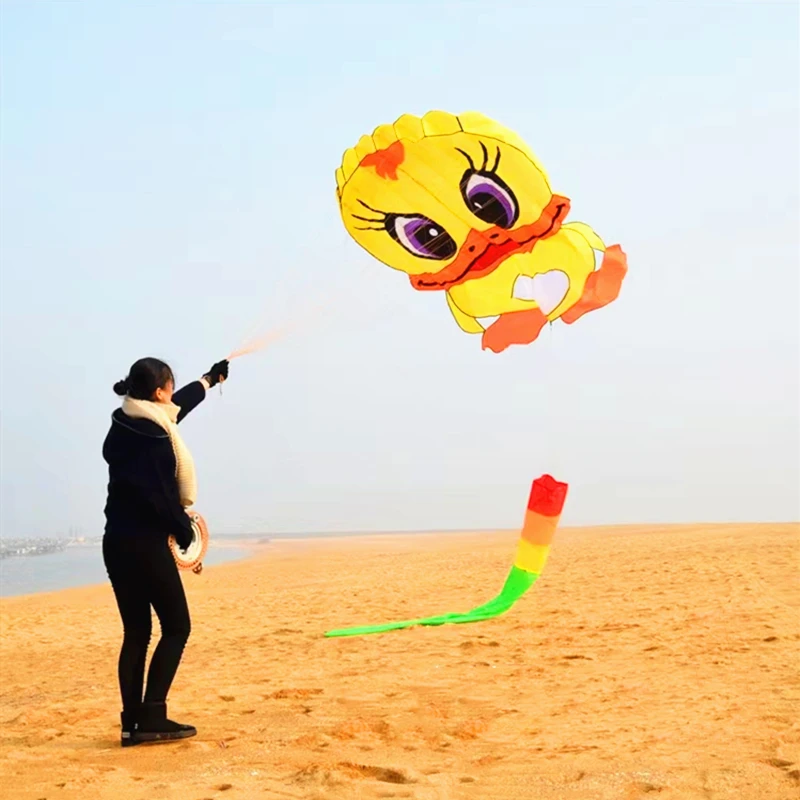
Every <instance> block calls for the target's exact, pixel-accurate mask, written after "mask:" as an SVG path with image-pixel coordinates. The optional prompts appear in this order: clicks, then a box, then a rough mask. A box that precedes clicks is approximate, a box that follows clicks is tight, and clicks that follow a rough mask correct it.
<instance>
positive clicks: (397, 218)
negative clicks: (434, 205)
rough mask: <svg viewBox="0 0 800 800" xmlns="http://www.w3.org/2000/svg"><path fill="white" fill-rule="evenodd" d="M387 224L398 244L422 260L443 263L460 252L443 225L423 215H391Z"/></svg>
mask: <svg viewBox="0 0 800 800" xmlns="http://www.w3.org/2000/svg"><path fill="white" fill-rule="evenodd" d="M385 224H386V230H387V231H389V235H390V236H391V237H392V238H393V239H394V240H395V241H396V242H399V243H400V244H401V245H403V247H405V249H406V250H408V252H409V253H412V254H413V255H415V256H419V257H420V258H434V259H437V260H439V261H442V260H444V259H446V258H452V257H453V256H454V255H455V254H456V251H457V250H458V247H457V246H456V243H455V242H454V241H453V237H452V236H450V234H449V233H448V232H447V231H446V230H445V229H444V228H443V227H442V226H441V225H438V224H437V223H435V222H434V221H433V220H431V219H428V218H427V217H423V216H422V215H417V214H414V215H413V216H403V215H400V214H389V215H388V216H387V218H386V223H385Z"/></svg>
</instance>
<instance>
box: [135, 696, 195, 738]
mask: <svg viewBox="0 0 800 800" xmlns="http://www.w3.org/2000/svg"><path fill="white" fill-rule="evenodd" d="M190 736H197V728H195V727H194V726H193V725H181V724H180V723H178V722H173V721H172V720H171V719H167V704H166V703H163V702H162V703H147V702H145V703H142V710H141V712H140V713H139V719H138V720H137V724H136V730H135V731H134V734H133V740H134V743H135V744H140V743H144V742H171V741H175V740H176V739H188V738H189V737H190Z"/></svg>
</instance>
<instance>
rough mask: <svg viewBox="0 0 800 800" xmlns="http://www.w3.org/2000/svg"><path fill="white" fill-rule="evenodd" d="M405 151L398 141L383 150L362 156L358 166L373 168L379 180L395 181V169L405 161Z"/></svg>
mask: <svg viewBox="0 0 800 800" xmlns="http://www.w3.org/2000/svg"><path fill="white" fill-rule="evenodd" d="M405 158H406V151H405V148H404V147H403V143H402V142H400V141H397V142H395V143H394V144H390V145H389V146H388V147H386V148H384V149H383V150H377V151H376V152H374V153H370V154H369V155H368V156H364V158H362V159H361V163H360V164H359V166H361V167H375V172H377V173H378V177H380V178H388V179H389V180H390V181H396V180H397V168H398V167H399V166H400V165H401V164H402V163H403V161H405Z"/></svg>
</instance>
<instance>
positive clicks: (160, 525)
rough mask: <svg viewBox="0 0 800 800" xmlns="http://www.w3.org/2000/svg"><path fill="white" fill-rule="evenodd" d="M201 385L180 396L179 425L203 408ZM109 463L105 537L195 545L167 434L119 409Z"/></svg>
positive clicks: (106, 452) (107, 447)
mask: <svg viewBox="0 0 800 800" xmlns="http://www.w3.org/2000/svg"><path fill="white" fill-rule="evenodd" d="M205 396H206V389H205V386H203V384H202V383H200V381H195V382H194V383H190V384H189V385H188V386H184V387H183V389H180V390H179V391H177V392H175V394H174V395H173V396H172V402H173V403H175V405H177V406H180V409H181V410H180V414H179V415H178V422H180V421H181V420H182V419H184V418H185V417H186V415H187V414H188V413H189V412H190V411H192V409H194V408H196V407H197V406H198V405H200V403H202V402H203V400H204V399H205ZM103 458H104V459H105V460H106V462H107V463H108V476H109V481H108V500H107V501H106V508H105V515H106V528H105V530H106V535H108V536H148V535H149V536H155V537H167V536H174V537H175V539H176V540H177V542H178V544H179V545H180V546H181V547H184V548H185V547H187V546H188V544H189V543H190V542H191V540H192V525H191V522H190V521H189V517H188V515H187V514H186V512H185V511H184V509H183V507H182V506H181V503H180V496H179V493H178V481H177V478H176V474H175V473H176V468H177V466H176V461H175V453H174V451H173V449H172V443H171V442H170V439H169V436H168V435H167V432H166V431H165V430H164V429H163V428H161V427H160V426H159V425H156V423H155V422H151V421H150V420H147V419H133V418H131V417H129V416H127V415H126V414H124V413H123V411H122V409H117V410H116V411H115V412H114V413H113V415H112V417H111V428H110V430H109V432H108V435H107V436H106V440H105V442H104V443H103Z"/></svg>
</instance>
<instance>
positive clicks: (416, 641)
mask: <svg viewBox="0 0 800 800" xmlns="http://www.w3.org/2000/svg"><path fill="white" fill-rule="evenodd" d="M517 537H518V533H517V532H515V531H511V532H499V533H496V534H447V535H428V534H425V535H417V536H374V537H359V538H347V539H345V538H340V539H321V540H305V541H291V542H290V541H277V542H271V543H270V544H268V545H266V546H264V547H263V548H262V549H261V550H259V551H258V552H257V553H256V554H255V555H254V556H253V557H252V558H250V559H248V560H246V561H242V562H238V563H233V564H225V565H221V566H218V567H213V568H208V569H206V570H205V571H204V572H203V574H202V575H200V576H195V575H192V574H188V575H186V576H185V585H186V587H187V591H188V594H189V601H190V607H191V610H192V620H193V631H192V636H191V638H190V640H189V644H188V647H187V650H186V655H185V657H184V661H183V664H182V666H181V669H180V671H179V672H178V676H177V678H176V682H175V684H174V687H173V690H172V693H171V696H170V712H171V714H172V716H173V717H174V718H175V719H178V720H179V721H187V722H192V723H193V724H195V725H197V727H198V730H199V735H198V736H197V737H196V738H194V739H192V740H188V741H185V742H182V743H177V744H170V745H162V746H149V747H145V746H141V747H136V748H131V749H126V750H122V749H121V748H120V747H119V744H118V738H119V700H118V694H117V691H118V690H117V684H116V659H117V654H118V648H119V645H120V641H121V626H120V622H119V619H118V616H117V611H116V608H115V606H114V601H113V596H112V593H111V589H110V587H108V586H95V587H89V588H82V589H70V590H66V591H62V592H56V593H52V594H46V595H36V596H25V597H15V598H8V599H4V600H2V601H0V614H1V616H2V654H1V656H2V691H1V692H0V796H2V797H3V798H6V799H7V800H45V798H46V800H66V799H67V798H70V799H71V798H75V799H76V800H77V799H78V798H80V800H92V798H109V800H111V799H112V798H113V800H158V799H159V798H174V800H207V799H208V798H215V799H216V798H225V800H238V799H239V798H242V799H243V800H245V799H246V800H251V799H252V800H255V799H256V798H275V800H278V799H279V798H280V799H287V798H309V800H367V799H368V798H414V800H461V799H462V798H463V799H464V800H505V798H508V800H528V799H530V800H535V799H536V798H543V799H544V798H547V799H548V800H561V799H562V798H563V799H564V800H572V799H573V798H574V800H593V799H594V798H598V800H601V799H602V800H606V799H608V800H612V799H613V800H636V798H656V797H657V798H658V799H659V800H676V799H677V798H687V800H694V798H697V800H773V798H774V799H775V800H779V799H780V800H782V799H783V798H793V797H800V581H798V577H797V574H798V565H799V562H800V558H799V554H800V526H798V525H749V526H748V525H728V526H723V525H707V526H693V527H689V526H687V527H647V528H633V527H631V528H627V527H626V528H601V529H565V530H561V531H559V532H558V533H557V535H556V540H555V543H554V546H553V551H552V555H551V557H550V561H549V562H548V564H547V568H546V570H545V573H544V575H543V577H542V578H541V580H540V581H539V582H538V583H537V584H536V585H535V586H534V587H533V589H532V590H531V591H530V592H529V593H528V594H527V595H526V596H525V597H524V598H523V599H522V600H521V601H520V602H519V603H518V604H517V606H516V607H515V608H514V609H513V610H512V611H511V612H510V613H509V614H508V615H506V616H504V617H501V618H499V619H496V620H493V621H490V622H483V623H479V624H474V625H466V626H447V627H441V628H426V629H423V628H416V629H413V630H410V631H401V632H396V633H390V634H386V635H382V636H373V637H364V638H348V639H325V638H323V633H324V632H325V631H326V630H328V629H330V628H337V627H343V626H347V625H355V624H361V623H365V624H366V623H373V622H376V623H377V622H384V621H387V622H388V621H392V620H395V619H404V618H407V617H412V616H413V617H416V616H420V615H427V614H432V613H436V612H444V611H462V610H468V609H469V608H471V607H472V606H475V605H477V604H479V603H481V602H483V601H485V600H488V599H489V598H491V597H492V596H493V595H494V594H495V593H496V591H497V590H498V589H499V588H500V585H501V583H502V581H503V579H504V577H505V574H506V572H507V570H508V567H509V566H510V563H511V561H512V558H513V551H514V546H515V543H516V540H517ZM98 557H100V556H99V553H98ZM156 630H157V626H156Z"/></svg>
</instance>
